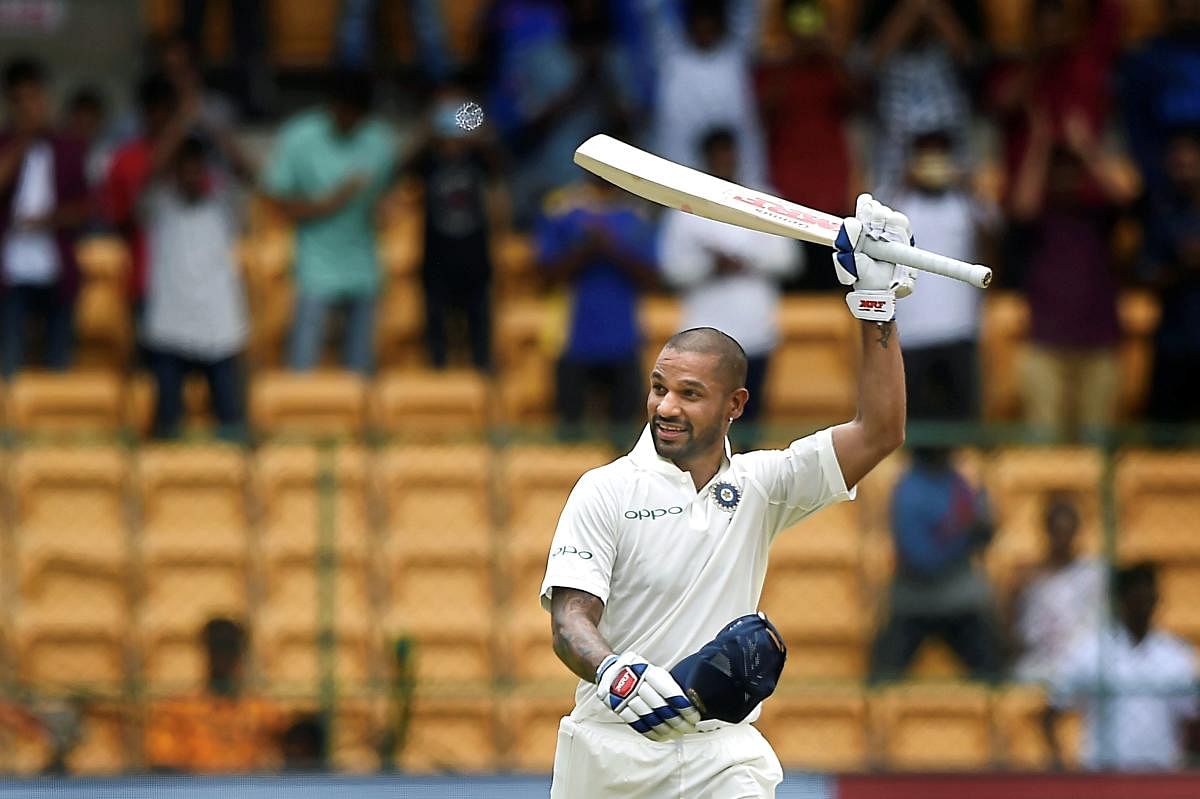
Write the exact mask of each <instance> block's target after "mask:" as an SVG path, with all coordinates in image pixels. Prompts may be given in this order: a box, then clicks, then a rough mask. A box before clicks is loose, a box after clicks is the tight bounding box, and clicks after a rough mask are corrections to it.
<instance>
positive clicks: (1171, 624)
mask: <svg viewBox="0 0 1200 799" xmlns="http://www.w3.org/2000/svg"><path fill="white" fill-rule="evenodd" d="M1158 592H1159V602H1158V613H1157V621H1158V623H1159V624H1160V625H1162V626H1163V627H1164V628H1165V629H1167V630H1169V631H1171V632H1173V633H1175V634H1176V635H1179V636H1182V637H1184V638H1187V639H1190V640H1191V641H1197V640H1200V563H1198V562H1195V561H1192V562H1188V563H1167V564H1162V565H1160V566H1159V572H1158Z"/></svg>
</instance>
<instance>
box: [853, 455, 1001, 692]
mask: <svg viewBox="0 0 1200 799" xmlns="http://www.w3.org/2000/svg"><path fill="white" fill-rule="evenodd" d="M949 455H950V453H949V452H948V451H947V450H944V449H939V448H934V447H917V448H914V450H913V463H912V466H910V467H909V469H908V471H906V472H905V473H904V474H903V475H901V477H900V479H899V480H898V481H897V482H896V487H895V488H894V489H893V492H892V511H891V521H892V538H893V542H894V544H895V547H896V575H895V577H894V578H893V580H892V587H891V591H890V596H889V603H890V607H889V616H888V619H887V621H886V622H885V623H884V625H883V626H882V627H881V628H880V630H879V632H878V633H877V634H876V637H875V642H874V644H873V646H872V650H871V675H870V676H871V679H872V680H873V681H880V680H889V679H898V678H899V677H901V676H903V674H904V672H905V671H906V670H907V669H908V666H909V664H910V663H911V662H912V659H913V656H914V655H916V652H917V649H919V648H920V646H921V644H922V643H923V642H924V641H925V639H926V638H928V637H930V636H938V637H940V638H942V640H944V641H945V642H946V643H947V644H948V645H949V646H950V648H951V649H953V650H954V651H955V653H956V654H957V655H958V656H959V658H961V659H962V661H963V662H964V663H965V664H966V666H967V668H968V669H969V670H970V672H971V676H972V677H975V678H978V679H994V678H996V677H998V676H999V672H1000V645H999V636H998V634H997V631H998V627H997V624H996V620H995V609H994V608H995V603H994V601H993V598H992V591H991V587H990V586H989V585H988V582H987V579H986V578H985V577H984V576H983V574H981V573H980V572H979V571H978V570H977V569H976V568H975V566H974V565H973V564H972V562H971V558H972V556H973V555H974V554H975V553H976V552H977V551H979V550H981V549H982V548H983V547H985V546H986V545H987V543H988V541H989V540H990V539H991V536H992V525H991V520H990V518H989V514H988V511H987V503H986V499H985V497H984V496H983V494H982V493H981V492H978V491H976V490H975V489H974V488H972V487H971V485H970V484H969V483H968V482H967V481H966V480H965V479H964V478H963V477H962V475H960V474H959V473H958V472H956V471H955V470H954V468H953V466H952V465H951V464H950V460H949Z"/></svg>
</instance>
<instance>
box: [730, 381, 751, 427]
mask: <svg viewBox="0 0 1200 799" xmlns="http://www.w3.org/2000/svg"><path fill="white" fill-rule="evenodd" d="M749 399H750V392H749V391H747V390H746V389H744V388H739V389H737V390H736V391H734V392H733V393H732V394H730V395H729V421H731V422H732V421H733V420H734V419H739V418H741V415H742V413H743V412H744V411H745V410H746V402H747V401H749Z"/></svg>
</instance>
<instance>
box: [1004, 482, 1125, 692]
mask: <svg viewBox="0 0 1200 799" xmlns="http://www.w3.org/2000/svg"><path fill="white" fill-rule="evenodd" d="M1044 523H1045V527H1044V531H1045V535H1046V557H1045V559H1044V560H1043V561H1042V563H1040V564H1038V566H1037V567H1036V568H1035V569H1034V570H1033V573H1032V574H1030V575H1028V577H1026V578H1025V579H1023V580H1021V581H1020V583H1019V584H1018V585H1017V588H1016V589H1015V590H1014V592H1013V595H1014V598H1015V600H1016V601H1015V603H1014V605H1015V611H1016V612H1015V614H1014V618H1013V623H1014V640H1015V643H1016V646H1017V652H1016V654H1017V662H1016V665H1015V666H1014V668H1013V673H1014V675H1015V676H1016V678H1017V679H1018V680H1027V681H1032V682H1045V683H1049V682H1050V681H1051V680H1053V679H1054V678H1055V677H1056V675H1057V674H1058V673H1059V672H1060V671H1061V669H1062V667H1063V663H1064V660H1065V657H1066V656H1067V655H1068V654H1069V653H1070V652H1071V651H1073V650H1074V649H1075V648H1076V647H1077V646H1079V643H1080V642H1081V641H1085V640H1092V639H1094V638H1095V636H1096V635H1097V634H1098V633H1099V631H1100V626H1101V624H1100V623H1101V619H1102V616H1103V613H1104V598H1105V596H1106V595H1107V589H1106V587H1105V583H1106V582H1107V575H1106V572H1105V566H1104V564H1103V563H1102V562H1101V561H1100V560H1098V559H1096V558H1092V557H1084V556H1082V555H1080V554H1079V552H1078V547H1077V546H1076V542H1077V539H1078V536H1079V513H1078V512H1077V511H1076V510H1075V504H1074V503H1073V502H1072V501H1071V499H1070V498H1068V497H1065V496H1052V497H1050V498H1049V501H1048V503H1047V505H1046V513H1045V516H1044Z"/></svg>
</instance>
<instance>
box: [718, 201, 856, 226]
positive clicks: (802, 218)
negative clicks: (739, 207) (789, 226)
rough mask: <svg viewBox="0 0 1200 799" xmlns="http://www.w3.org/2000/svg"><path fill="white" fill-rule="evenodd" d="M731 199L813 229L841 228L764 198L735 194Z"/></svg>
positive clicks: (827, 220) (799, 209)
mask: <svg viewBox="0 0 1200 799" xmlns="http://www.w3.org/2000/svg"><path fill="white" fill-rule="evenodd" d="M731 199H734V200H737V201H738V202H741V203H746V204H747V205H751V206H754V207H755V208H757V209H759V210H761V211H767V212H768V213H772V214H778V215H779V216H785V217H787V218H788V219H794V220H796V221H797V222H803V223H804V224H806V225H812V226H813V227H819V228H825V229H826V230H839V229H841V227H842V223H841V222H840V221H839V222H834V221H832V220H829V219H823V218H821V217H819V216H814V215H813V214H810V213H808V212H807V211H805V210H804V209H802V208H800V207H799V206H794V205H790V204H789V205H782V204H781V203H779V202H776V201H774V200H770V199H768V198H766V197H746V196H743V195H741V194H735V195H734V196H733V197H732V198H731Z"/></svg>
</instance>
